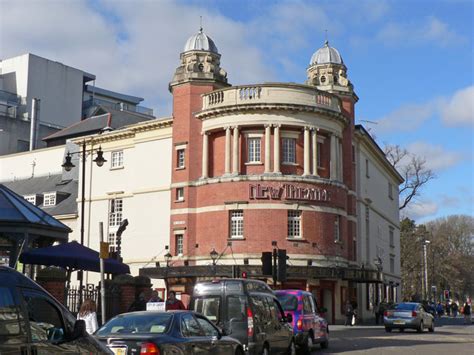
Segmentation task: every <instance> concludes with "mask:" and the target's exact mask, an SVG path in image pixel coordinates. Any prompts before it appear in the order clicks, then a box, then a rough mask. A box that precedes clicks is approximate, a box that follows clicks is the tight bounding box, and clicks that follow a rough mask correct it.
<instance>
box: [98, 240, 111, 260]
mask: <svg viewBox="0 0 474 355" xmlns="http://www.w3.org/2000/svg"><path fill="white" fill-rule="evenodd" d="M109 244H110V243H107V242H100V257H101V258H102V259H108V258H109Z"/></svg>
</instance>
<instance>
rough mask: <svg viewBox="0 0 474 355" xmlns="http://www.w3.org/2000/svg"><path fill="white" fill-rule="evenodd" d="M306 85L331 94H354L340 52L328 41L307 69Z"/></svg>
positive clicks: (315, 54)
mask: <svg viewBox="0 0 474 355" xmlns="http://www.w3.org/2000/svg"><path fill="white" fill-rule="evenodd" d="M307 73H308V80H307V81H306V84H308V85H313V86H316V87H317V88H318V89H320V90H325V91H329V92H340V93H341V92H345V93H352V92H353V87H352V84H351V82H350V81H349V79H347V68H346V66H345V65H344V61H343V60H342V57H341V55H340V54H339V51H338V50H337V49H336V48H333V47H331V46H330V45H329V42H328V41H327V40H326V42H324V46H322V47H321V48H319V49H318V50H317V51H316V52H314V54H313V56H312V57H311V61H310V63H309V67H308V69H307Z"/></svg>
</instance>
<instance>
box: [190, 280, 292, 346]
mask: <svg viewBox="0 0 474 355" xmlns="http://www.w3.org/2000/svg"><path fill="white" fill-rule="evenodd" d="M190 308H191V309H193V310H194V311H196V312H199V313H202V314H204V315H205V316H206V317H208V318H209V319H210V320H211V321H212V322H214V323H215V324H216V325H217V326H218V327H220V328H222V329H224V330H225V331H226V333H227V334H230V335H231V336H232V337H234V338H236V339H238V340H239V341H240V342H241V343H242V345H243V346H244V350H245V351H247V352H248V354H250V355H260V354H264V355H269V354H293V355H294V354H295V353H296V346H295V339H294V336H293V329H292V328H291V325H290V324H291V322H292V320H293V318H292V315H291V314H287V315H285V314H284V313H283V308H282V307H281V305H280V302H279V301H278V299H277V297H276V296H275V294H274V293H273V290H272V289H271V288H270V287H269V286H268V285H267V284H266V283H265V282H262V281H259V280H249V279H216V280H213V281H205V282H198V283H197V284H196V285H195V286H194V291H193V296H192V298H191V306H190ZM289 323H290V324H289Z"/></svg>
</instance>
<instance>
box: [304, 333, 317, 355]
mask: <svg viewBox="0 0 474 355" xmlns="http://www.w3.org/2000/svg"><path fill="white" fill-rule="evenodd" d="M313 347H314V340H313V334H312V333H311V332H309V333H308V335H307V336H306V341H305V342H304V344H303V345H302V346H301V350H302V353H303V354H309V353H310V352H311V350H312V349H313Z"/></svg>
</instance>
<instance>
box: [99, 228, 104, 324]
mask: <svg viewBox="0 0 474 355" xmlns="http://www.w3.org/2000/svg"><path fill="white" fill-rule="evenodd" d="M99 233H100V245H101V253H100V306H101V308H100V309H101V313H102V325H104V324H105V284H104V255H103V253H102V243H103V242H104V223H103V222H99Z"/></svg>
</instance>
